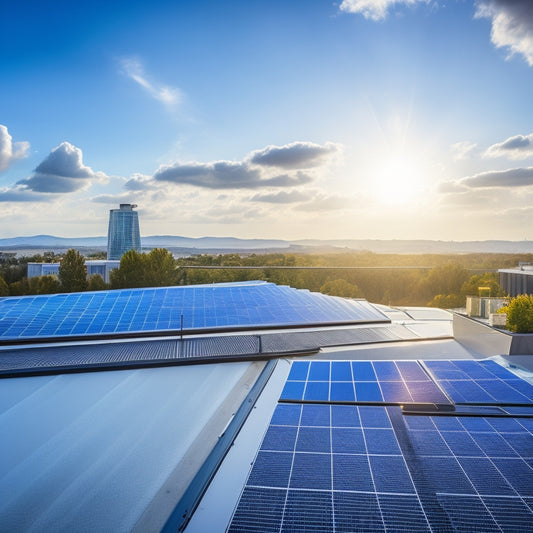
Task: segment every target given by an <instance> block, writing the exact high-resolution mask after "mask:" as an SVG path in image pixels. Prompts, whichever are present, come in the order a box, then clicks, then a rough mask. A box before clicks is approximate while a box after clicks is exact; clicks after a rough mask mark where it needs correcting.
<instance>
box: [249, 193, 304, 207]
mask: <svg viewBox="0 0 533 533" xmlns="http://www.w3.org/2000/svg"><path fill="white" fill-rule="evenodd" d="M310 198H311V195H310V194H309V193H306V192H301V191H279V192H273V193H259V194H255V195H254V196H252V197H251V198H250V201H252V202H263V203H268V204H295V203H300V202H305V201H307V200H309V199H310Z"/></svg>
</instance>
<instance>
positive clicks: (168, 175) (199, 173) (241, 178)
mask: <svg viewBox="0 0 533 533" xmlns="http://www.w3.org/2000/svg"><path fill="white" fill-rule="evenodd" d="M154 179H155V180H157V181H169V182H171V183H177V184H189V185H196V186H198V187H205V188H208V189H254V188H257V187H260V186H261V173H260V171H259V170H257V169H254V168H250V166H249V165H247V164H246V163H243V162H235V161H216V162H214V163H174V164H173V165H169V166H162V167H160V168H159V169H158V170H157V171H156V173H155V174H154Z"/></svg>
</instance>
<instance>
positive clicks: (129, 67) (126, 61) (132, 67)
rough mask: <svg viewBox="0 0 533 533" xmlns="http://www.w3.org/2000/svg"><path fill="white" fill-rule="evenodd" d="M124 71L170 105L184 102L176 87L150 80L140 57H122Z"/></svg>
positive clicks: (161, 100) (121, 62)
mask: <svg viewBox="0 0 533 533" xmlns="http://www.w3.org/2000/svg"><path fill="white" fill-rule="evenodd" d="M120 66H121V70H122V73H123V74H124V75H126V76H127V77H128V78H130V79H132V80H133V81H134V82H135V83H137V84H138V85H140V86H141V87H142V88H143V89H144V90H145V91H146V92H148V94H150V96H152V97H153V98H155V99H156V100H159V101H160V102H162V103H163V104H165V105H166V106H169V107H175V106H177V105H179V104H180V103H181V102H182V99H183V95H182V93H181V91H180V90H179V89H177V88H176V87H170V86H169V85H161V84H158V83H156V82H155V81H153V80H150V79H149V77H148V75H147V74H146V73H145V71H144V67H143V65H142V64H141V62H140V61H139V60H138V59H135V58H131V57H124V58H122V59H120Z"/></svg>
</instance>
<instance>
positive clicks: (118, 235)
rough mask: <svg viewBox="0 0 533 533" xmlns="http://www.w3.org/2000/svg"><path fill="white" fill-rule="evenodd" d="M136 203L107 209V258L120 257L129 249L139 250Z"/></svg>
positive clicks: (139, 236) (139, 237)
mask: <svg viewBox="0 0 533 533" xmlns="http://www.w3.org/2000/svg"><path fill="white" fill-rule="evenodd" d="M135 207H137V205H136V204H120V209H111V210H110V211H109V229H108V232H107V259H120V258H121V257H122V254H124V253H126V252H128V251H129V250H135V251H136V252H140V251H141V233H140V231H139V215H138V213H137V212H136V211H134V210H133V209H134V208H135Z"/></svg>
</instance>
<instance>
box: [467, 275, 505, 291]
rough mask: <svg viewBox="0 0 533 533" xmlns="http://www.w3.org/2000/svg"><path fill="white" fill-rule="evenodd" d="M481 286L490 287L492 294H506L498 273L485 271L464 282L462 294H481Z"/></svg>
mask: <svg viewBox="0 0 533 533" xmlns="http://www.w3.org/2000/svg"><path fill="white" fill-rule="evenodd" d="M479 287H489V288H490V295H491V296H505V291H504V290H503V289H502V288H501V287H500V284H499V283H498V274H496V273H494V272H485V273H484V274H476V275H475V276H472V277H471V278H470V279H469V280H468V281H466V282H465V283H463V286H462V287H461V294H462V295H464V296H479Z"/></svg>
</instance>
